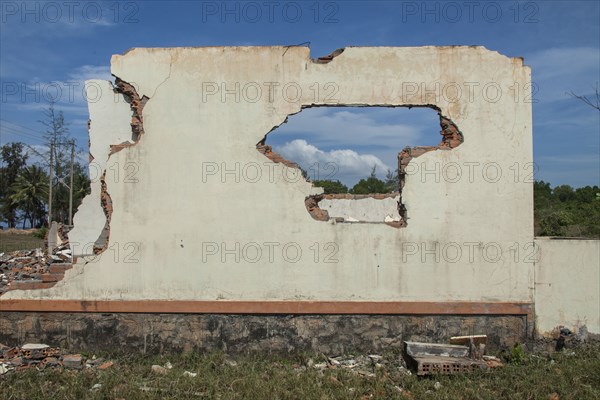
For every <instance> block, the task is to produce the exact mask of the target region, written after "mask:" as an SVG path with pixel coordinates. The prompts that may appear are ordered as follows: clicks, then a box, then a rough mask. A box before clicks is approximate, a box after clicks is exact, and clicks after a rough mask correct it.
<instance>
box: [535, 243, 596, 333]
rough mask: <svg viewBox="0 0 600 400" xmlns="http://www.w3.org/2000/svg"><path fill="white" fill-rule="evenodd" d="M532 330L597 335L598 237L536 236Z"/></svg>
mask: <svg viewBox="0 0 600 400" xmlns="http://www.w3.org/2000/svg"><path fill="white" fill-rule="evenodd" d="M535 243H536V246H537V247H538V248H539V253H538V257H537V260H536V263H535V316H536V330H537V331H538V332H539V333H541V334H547V335H553V336H556V333H557V330H556V328H557V327H563V326H564V327H566V328H568V329H570V330H571V331H573V332H575V333H579V332H578V331H581V330H582V329H583V330H584V332H583V335H584V336H585V332H586V331H587V332H589V333H595V334H600V240H577V239H558V238H540V237H538V238H536V239H535Z"/></svg>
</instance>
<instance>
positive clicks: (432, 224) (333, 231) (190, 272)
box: [0, 47, 533, 302]
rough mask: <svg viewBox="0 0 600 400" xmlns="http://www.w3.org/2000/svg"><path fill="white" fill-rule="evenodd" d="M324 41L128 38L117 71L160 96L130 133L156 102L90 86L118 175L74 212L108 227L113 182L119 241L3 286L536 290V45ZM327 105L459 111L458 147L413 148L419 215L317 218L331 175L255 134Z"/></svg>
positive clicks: (113, 296)
mask: <svg viewBox="0 0 600 400" xmlns="http://www.w3.org/2000/svg"><path fill="white" fill-rule="evenodd" d="M310 57H311V55H310V50H309V49H308V48H305V47H224V48H221V47H207V48H171V49H133V50H131V51H129V52H128V53H126V54H124V55H118V56H114V57H113V59H112V73H113V74H114V75H115V76H116V77H118V78H120V79H121V80H123V81H125V82H129V83H131V85H132V87H134V88H135V91H136V94H135V96H133V95H129V96H130V97H131V96H133V97H135V98H137V99H143V98H144V97H145V98H147V101H146V102H145V106H144V107H143V135H138V136H139V137H133V134H132V136H131V137H127V132H129V131H131V130H132V128H135V127H139V124H140V122H141V120H142V118H141V116H140V115H138V114H140V113H136V111H135V109H134V108H135V104H138V103H139V101H135V102H133V103H131V104H134V103H135V104H134V106H133V107H131V104H123V103H120V102H117V103H115V95H114V90H112V89H111V91H110V95H105V96H102V97H101V98H100V99H98V100H97V101H95V102H90V104H89V108H90V114H91V131H90V133H91V142H92V146H95V145H96V144H97V143H102V149H101V151H100V150H98V151H96V150H94V149H93V150H92V156H93V157H94V158H95V159H101V160H102V162H103V163H104V162H105V164H103V165H104V166H105V170H104V171H103V172H104V173H103V176H104V179H102V185H100V187H98V185H97V184H96V185H95V186H94V187H93V192H92V194H91V195H90V197H89V198H87V199H86V200H85V201H84V204H83V206H82V207H81V208H80V210H79V211H78V214H77V217H76V219H75V224H76V225H79V226H82V225H85V226H86V228H85V232H86V233H85V234H84V232H83V230H84V229H83V228H75V230H74V231H73V236H74V237H71V238H70V239H71V240H72V241H77V242H86V241H95V240H96V239H97V238H98V237H97V236H96V232H101V231H102V229H104V227H105V224H106V222H107V217H106V212H105V211H106V210H105V208H106V205H107V204H108V203H107V200H106V198H110V206H111V214H110V227H109V228H110V229H109V239H108V243H107V246H106V249H105V250H104V251H103V252H102V253H100V254H97V255H91V253H90V251H89V248H88V250H87V252H86V251H84V250H83V247H82V249H81V250H80V252H79V254H80V257H79V258H78V262H77V264H76V265H75V266H74V267H73V268H72V269H71V270H69V271H67V273H66V276H65V278H64V279H63V280H62V281H61V282H59V283H58V284H56V285H55V286H54V287H53V288H51V289H44V290H31V291H22V290H14V291H11V292H8V293H6V294H4V295H3V296H2V300H4V299H48V300H66V299H72V300H115V301H117V300H118V301H121V300H147V299H157V300H194V301H202V300H265V301H270V300H306V301H325V300H330V301H358V302H360V301H369V300H379V301H407V302H410V301H441V302H446V301H467V302H511V301H512V302H531V300H532V287H533V265H532V264H531V263H528V262H526V261H525V260H524V259H523V253H524V252H523V248H524V246H527V245H528V244H531V243H532V242H533V234H532V221H533V215H532V213H533V204H532V197H533V196H532V185H531V181H530V180H527V178H528V176H527V174H528V171H529V170H528V169H527V168H528V167H530V165H529V164H528V163H531V161H532V134H531V104H530V103H529V102H528V99H530V97H528V96H530V86H529V84H530V69H529V68H528V67H526V66H524V65H523V60H522V59H519V58H508V57H505V56H503V55H500V54H498V53H497V52H494V51H489V50H486V49H485V48H483V47H421V48H390V47H379V48H355V47H348V48H346V49H345V50H344V51H343V52H341V53H340V54H338V55H337V56H336V57H334V58H333V59H332V60H331V61H330V62H328V63H317V62H314V61H312V60H311V58H310ZM88 84H89V83H88ZM104 85H105V86H106V85H107V84H106V83H104ZM258 89H260V90H258ZM107 90H108V88H107ZM327 105H332V106H340V105H363V106H364V105H369V106H428V107H432V108H435V109H436V110H438V111H439V113H440V114H441V115H442V116H443V117H444V118H447V119H448V120H451V121H452V122H453V123H454V124H456V126H457V127H458V128H459V129H460V132H461V133H462V135H463V138H464V143H462V144H461V145H460V146H459V147H456V148H452V149H451V150H434V151H428V152H426V153H424V154H422V155H420V156H419V157H417V158H413V159H411V161H410V163H409V164H408V166H407V167H411V171H412V173H411V174H408V175H407V176H406V180H405V185H404V188H403V192H402V201H403V203H404V205H405V207H406V209H407V213H408V214H407V215H408V216H409V220H408V224H407V226H406V227H403V228H399V229H396V228H393V227H390V226H388V225H386V224H376V223H372V224H370V223H362V224H344V223H336V224H334V223H332V222H331V221H329V222H323V221H317V220H315V219H313V218H312V217H311V216H310V214H309V213H308V212H307V210H306V206H305V199H306V197H307V196H310V195H313V194H318V193H319V192H320V189H317V188H314V187H312V185H311V184H310V183H309V182H306V181H304V180H291V179H287V178H286V176H288V174H293V173H294V172H293V171H292V170H293V168H291V167H289V166H287V165H285V163H276V162H273V161H272V160H270V159H269V158H267V157H265V155H263V154H261V153H260V152H259V151H257V149H256V144H257V143H259V142H260V141H261V140H262V139H263V138H264V137H265V135H266V134H267V133H268V132H270V131H271V130H272V129H273V128H274V127H277V126H279V125H280V124H282V123H283V122H284V121H285V120H286V118H287V117H288V116H289V115H291V114H294V113H298V112H300V111H301V110H302V108H305V107H313V106H327ZM127 106H130V107H129V108H128V107H127ZM108 115H114V117H112V116H111V117H108ZM117 116H118V118H117ZM107 118H109V119H112V122H111V124H112V123H113V122H114V123H115V124H117V125H118V126H116V127H112V126H108V122H107ZM126 118H127V121H126V120H125V119H126ZM128 130H129V131H128ZM133 130H135V129H133ZM138 130H139V129H138ZM273 134H276V132H273ZM131 139H134V140H135V141H136V143H135V144H134V145H131V146H122V147H119V148H118V151H112V152H111V151H110V150H111V148H110V146H109V148H108V149H107V145H108V143H109V142H110V143H111V145H115V146H116V145H120V144H121V143H122V141H123V140H131ZM407 144H409V143H407ZM418 144H419V143H414V144H410V145H418ZM400 150H401V149H398V151H399V152H400ZM111 153H112V154H111ZM101 154H103V155H102V156H100V155H101ZM107 154H109V155H107ZM115 171H118V172H119V173H120V174H118V175H115ZM224 171H233V172H230V173H225V172H224ZM236 171H238V172H236ZM244 171H245V172H246V175H244ZM255 171H258V175H257V174H256V172H255ZM427 171H433V172H427ZM236 175H237V176H236ZM103 196H104V197H103ZM108 196H109V197H108ZM89 207H94V208H95V211H93V212H92V211H91V210H90V209H89ZM99 207H100V208H99ZM103 208H104V210H103ZM99 210H100V211H101V212H99ZM84 216H85V217H84ZM78 229H79V230H78ZM88 247H89V246H88ZM519 249H520V250H521V251H518V250H519ZM76 252H77V251H76ZM0 302H1V300H0Z"/></svg>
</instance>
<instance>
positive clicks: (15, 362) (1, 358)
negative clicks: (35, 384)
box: [0, 343, 113, 375]
mask: <svg viewBox="0 0 600 400" xmlns="http://www.w3.org/2000/svg"><path fill="white" fill-rule="evenodd" d="M84 365H85V366H86V367H87V368H95V367H98V369H101V370H104V369H107V368H109V367H111V366H112V365H113V362H112V361H107V362H104V361H103V360H102V359H98V360H95V359H90V360H87V361H86V360H85V358H84V357H83V356H82V355H81V354H62V352H61V349H60V348H58V347H51V346H48V345H47V344H43V343H28V344H25V345H23V346H21V347H7V346H4V345H1V344H0V375H1V374H4V373H6V372H8V371H11V370H16V371H22V370H25V369H29V368H37V369H38V370H42V369H45V368H69V369H83V367H84ZM2 371H4V372H2Z"/></svg>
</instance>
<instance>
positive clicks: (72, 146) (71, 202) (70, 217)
mask: <svg viewBox="0 0 600 400" xmlns="http://www.w3.org/2000/svg"><path fill="white" fill-rule="evenodd" d="M74 162H75V141H71V182H70V183H69V227H71V226H73V163H74Z"/></svg>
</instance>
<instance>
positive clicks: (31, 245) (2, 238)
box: [0, 231, 44, 253]
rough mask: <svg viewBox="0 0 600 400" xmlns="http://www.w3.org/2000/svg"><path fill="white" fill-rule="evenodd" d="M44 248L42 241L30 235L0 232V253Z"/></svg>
mask: <svg viewBox="0 0 600 400" xmlns="http://www.w3.org/2000/svg"><path fill="white" fill-rule="evenodd" d="M37 247H41V248H44V240H43V239H39V238H37V237H35V236H33V234H30V233H18V234H17V233H8V232H2V231H0V253H8V252H11V251H16V250H31V249H35V248H37Z"/></svg>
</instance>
